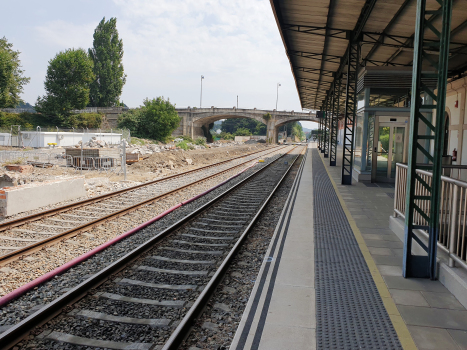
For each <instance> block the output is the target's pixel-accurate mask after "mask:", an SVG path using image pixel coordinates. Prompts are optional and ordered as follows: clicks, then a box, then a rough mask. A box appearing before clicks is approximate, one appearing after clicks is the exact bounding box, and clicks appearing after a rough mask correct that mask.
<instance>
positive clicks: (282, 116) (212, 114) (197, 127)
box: [172, 107, 318, 142]
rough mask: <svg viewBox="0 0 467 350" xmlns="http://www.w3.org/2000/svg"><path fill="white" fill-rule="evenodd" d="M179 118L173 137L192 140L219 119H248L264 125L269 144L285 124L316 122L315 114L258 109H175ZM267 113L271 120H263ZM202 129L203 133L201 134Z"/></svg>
mask: <svg viewBox="0 0 467 350" xmlns="http://www.w3.org/2000/svg"><path fill="white" fill-rule="evenodd" d="M177 112H178V115H179V116H180V118H181V123H180V127H179V128H178V129H177V130H175V132H174V133H173V134H172V135H173V136H178V135H190V136H191V137H192V138H195V137H197V136H204V133H205V132H206V131H207V129H209V128H208V126H209V124H211V123H214V122H215V121H217V120H221V119H231V118H249V119H254V120H256V121H258V122H260V123H263V124H266V128H267V138H268V141H269V142H277V127H278V126H281V125H284V124H285V123H289V122H293V121H300V120H303V121H304V120H308V121H315V122H317V121H318V119H317V118H316V115H315V113H312V112H309V113H301V112H294V111H291V112H286V111H276V110H273V111H268V110H258V109H256V108H255V109H237V108H235V107H234V108H215V107H212V108H185V109H177ZM267 113H269V114H270V115H271V118H270V119H269V120H266V119H264V115H265V114H267ZM203 129H204V132H203Z"/></svg>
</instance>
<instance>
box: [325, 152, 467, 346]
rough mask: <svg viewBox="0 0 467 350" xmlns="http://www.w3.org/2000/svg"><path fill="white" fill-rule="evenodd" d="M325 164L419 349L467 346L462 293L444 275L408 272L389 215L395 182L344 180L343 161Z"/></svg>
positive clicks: (392, 202) (466, 321)
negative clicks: (456, 293) (405, 274)
mask: <svg viewBox="0 0 467 350" xmlns="http://www.w3.org/2000/svg"><path fill="white" fill-rule="evenodd" d="M338 154H342V150H341V149H340V150H339V152H338ZM341 162H342V161H341V159H338V162H337V164H339V165H340V164H341ZM325 164H326V165H327V168H328V170H329V172H330V174H331V177H332V178H333V180H334V182H335V183H336V184H337V188H338V190H339V192H340V194H341V196H342V198H343V199H344V201H345V205H346V206H347V208H348V209H349V211H350V213H351V215H352V218H353V219H354V220H355V222H356V224H357V227H358V229H359V230H360V232H361V234H362V236H363V238H364V240H365V243H366V245H367V247H368V250H369V251H370V254H371V256H372V258H373V260H374V262H375V263H376V266H377V268H378V270H379V272H380V274H381V276H382V277H383V280H384V282H385V284H386V286H387V288H388V289H389V293H390V294H391V297H392V299H393V301H394V303H395V304H396V306H397V310H398V312H399V313H400V315H401V316H402V319H403V321H404V323H405V324H406V325H407V328H408V329H409V331H410V333H411V335H412V338H413V340H414V342H415V344H416V346H417V347H418V349H419V350H431V349H443V350H448V349H449V350H450V349H455V350H459V349H467V311H466V310H465V308H464V307H463V306H462V305H461V304H460V303H459V302H458V301H457V299H456V298H455V297H454V296H453V295H452V294H451V293H450V292H449V291H448V290H447V289H446V288H445V287H444V286H443V285H442V284H441V282H439V281H430V280H425V279H415V278H403V277H402V249H403V244H402V242H401V241H400V239H399V238H398V237H397V236H396V234H394V233H393V232H392V231H391V230H390V229H389V221H388V218H389V216H391V215H393V213H394V211H393V208H394V200H393V196H394V187H392V186H391V187H389V185H385V184H378V185H377V187H373V186H374V184H367V185H365V184H363V183H356V182H354V183H353V185H352V186H344V185H340V179H341V167H340V166H338V167H329V161H328V159H326V160H325Z"/></svg>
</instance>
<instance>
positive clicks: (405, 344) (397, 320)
mask: <svg viewBox="0 0 467 350" xmlns="http://www.w3.org/2000/svg"><path fill="white" fill-rule="evenodd" d="M319 158H320V159H321V161H322V162H323V166H324V169H326V173H327V174H328V176H329V179H330V180H331V183H332V186H333V187H334V190H335V192H336V195H337V198H339V202H340V203H341V206H342V209H343V210H344V213H345V216H346V217H347V221H348V222H349V224H350V227H351V228H352V232H353V234H354V236H355V239H356V240H357V242H358V247H359V248H360V251H361V252H362V254H363V257H364V259H365V262H366V264H367V266H368V269H369V270H370V273H371V276H372V277H373V281H374V282H375V285H376V288H377V289H378V292H379V295H380V296H381V299H382V300H383V304H384V307H385V308H386V311H387V313H388V315H389V318H390V319H391V322H392V325H393V327H394V330H395V331H396V333H397V336H398V337H399V341H400V343H401V345H402V348H403V349H404V350H417V346H416V345H415V342H414V341H413V339H412V336H411V334H410V332H409V329H408V328H407V325H406V324H405V322H404V320H403V319H402V317H401V315H400V314H399V311H398V310H397V307H396V303H395V302H394V300H393V299H392V297H391V294H390V293H389V290H388V287H387V286H386V283H385V282H384V280H383V277H382V276H381V274H380V273H379V270H378V268H377V267H376V264H375V261H374V260H373V257H372V256H371V254H370V251H369V250H368V247H367V245H366V243H365V240H364V239H363V236H362V233H361V232H360V230H359V228H358V226H357V223H356V222H355V220H354V218H353V217H352V214H350V211H349V209H348V208H347V205H346V204H345V201H344V199H343V198H342V196H341V194H340V192H339V189H338V188H337V185H336V182H335V181H334V179H333V178H332V176H331V173H330V172H329V169H328V167H327V166H326V163H325V162H324V158H323V157H322V156H321V154H320V157H319Z"/></svg>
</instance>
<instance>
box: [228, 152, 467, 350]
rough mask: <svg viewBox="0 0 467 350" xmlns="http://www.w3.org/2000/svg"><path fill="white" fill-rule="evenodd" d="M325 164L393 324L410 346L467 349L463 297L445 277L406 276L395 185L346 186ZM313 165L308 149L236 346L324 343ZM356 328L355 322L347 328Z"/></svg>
mask: <svg viewBox="0 0 467 350" xmlns="http://www.w3.org/2000/svg"><path fill="white" fill-rule="evenodd" d="M340 153H341V150H340V152H339V154H340ZM324 162H325V164H326V168H327V169H328V172H329V174H330V175H331V178H332V179H333V180H334V185H335V186H336V189H337V190H338V195H339V196H340V200H342V202H341V204H342V210H343V211H344V212H345V213H346V216H347V219H348V224H349V225H350V226H351V227H352V231H353V233H354V235H355V239H356V241H357V242H358V246H359V248H360V250H361V255H362V256H363V257H364V260H365V262H366V265H367V267H368V271H370V273H371V276H372V279H373V281H374V285H375V286H376V287H377V290H378V292H377V294H379V295H377V296H376V299H379V300H382V301H383V303H384V306H385V309H386V312H387V314H386V315H389V317H390V320H391V323H392V325H390V329H392V328H391V327H393V328H394V329H395V330H396V331H397V335H398V336H399V340H400V343H401V344H402V346H403V348H404V349H415V348H416V347H417V348H418V349H420V350H428V349H443V350H444V349H446V350H448V349H456V350H459V349H467V311H466V310H465V308H464V307H463V306H462V305H461V304H460V303H459V302H458V301H457V299H456V298H455V297H454V296H452V294H451V293H450V292H449V291H448V290H447V289H446V288H444V286H443V285H442V284H441V283H440V282H438V281H430V280H422V279H404V278H403V277H402V276H401V273H402V270H401V263H402V242H401V241H400V240H399V238H398V237H397V236H396V235H395V234H394V233H393V232H392V231H391V230H390V229H389V227H388V226H389V225H388V218H389V216H390V215H392V213H393V198H392V197H393V193H394V188H393V187H392V186H390V185H380V186H375V185H370V186H367V185H365V184H363V183H355V182H354V184H353V185H352V186H342V185H340V176H341V168H340V167H329V166H328V164H329V159H324ZM311 163H312V162H311V157H310V154H309V155H308V158H307V161H306V164H305V166H304V169H303V174H302V176H301V181H300V184H299V187H298V188H297V189H296V190H295V192H294V193H293V196H292V197H291V201H290V205H289V206H287V207H286V208H285V209H284V215H283V218H281V221H280V222H281V224H280V225H279V226H278V228H277V229H276V235H275V237H274V239H273V241H272V243H271V246H270V247H269V251H268V254H267V255H266V256H267V257H268V258H266V259H265V262H264V263H263V266H262V269H261V271H260V273H259V275H258V279H257V281H256V285H255V288H254V290H253V292H252V297H251V298H250V301H249V304H248V307H247V310H246V311H245V314H244V316H243V319H242V322H241V324H240V327H239V331H238V332H237V334H236V336H235V339H234V342H233V344H232V347H231V349H232V350H233V349H268V350H274V349H324V348H325V347H324V346H323V345H322V343H318V345H317V340H316V329H317V324H316V309H317V308H318V307H319V305H317V304H316V290H315V288H317V284H316V266H315V265H316V264H315V260H316V259H315V258H316V257H315V244H316V243H315V241H314V238H313V232H314V228H313V223H314V222H315V221H316V219H315V220H314V219H313V197H314V196H315V195H316V194H314V193H313V172H312V166H311ZM338 164H341V161H340V159H338ZM314 176H316V175H314ZM319 176H322V175H319ZM364 297H365V295H364V294H362V298H364ZM318 302H319V301H318ZM355 305H357V303H356V304H355ZM383 310H384V309H383ZM358 311H359V310H358V309H356V310H355V312H358ZM383 316H384V315H383ZM351 328H352V326H351V325H350V324H349V328H348V329H347V330H349V329H351ZM318 329H319V325H318ZM344 332H345V330H344ZM409 332H410V333H409ZM372 336H376V335H375V334H373V335H372ZM394 346H397V345H394ZM344 348H345V347H344ZM383 348H384V347H383Z"/></svg>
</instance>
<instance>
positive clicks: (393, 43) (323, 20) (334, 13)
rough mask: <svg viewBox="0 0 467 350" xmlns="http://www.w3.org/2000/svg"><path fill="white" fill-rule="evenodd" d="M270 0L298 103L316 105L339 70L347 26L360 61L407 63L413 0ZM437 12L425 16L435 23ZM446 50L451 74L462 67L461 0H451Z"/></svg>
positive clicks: (432, 6)
mask: <svg viewBox="0 0 467 350" xmlns="http://www.w3.org/2000/svg"><path fill="white" fill-rule="evenodd" d="M270 1H271V5H272V9H273V12H274V15H275V17H276V21H277V25H278V27H279V31H280V34H281V37H282V41H283V43H284V46H285V49H286V52H287V56H288V57H289V61H290V65H291V68H292V73H293V75H294V78H295V83H296V85H297V90H298V93H299V96H300V102H301V105H302V108H306V109H319V108H320V107H321V105H322V102H323V100H324V99H325V97H326V94H327V90H329V88H330V86H331V83H332V82H333V80H334V77H335V76H338V75H339V73H342V72H344V71H345V69H346V67H345V63H346V60H345V58H344V57H345V55H346V51H347V47H348V35H349V32H350V31H354V32H355V33H360V34H361V35H362V36H361V38H362V41H361V65H363V66H395V67H400V66H405V67H408V66H412V58H413V37H414V32H415V15H416V4H417V1H416V0H391V1H381V0H380V1H377V0H270ZM439 8H440V5H439V3H438V2H437V1H436V0H427V9H429V10H438V9H439ZM440 17H441V16H438V15H432V17H431V18H430V22H431V23H432V24H433V25H434V26H435V27H436V28H438V29H439V28H440V24H441V18H440ZM427 39H432V40H435V37H434V35H432V36H431V37H430V36H427ZM450 51H451V55H450V58H449V76H450V77H452V76H454V75H457V74H461V73H463V72H464V71H465V70H466V67H467V3H466V2H465V1H463V0H454V1H453V14H452V22H451V46H450ZM433 54H436V53H433Z"/></svg>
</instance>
